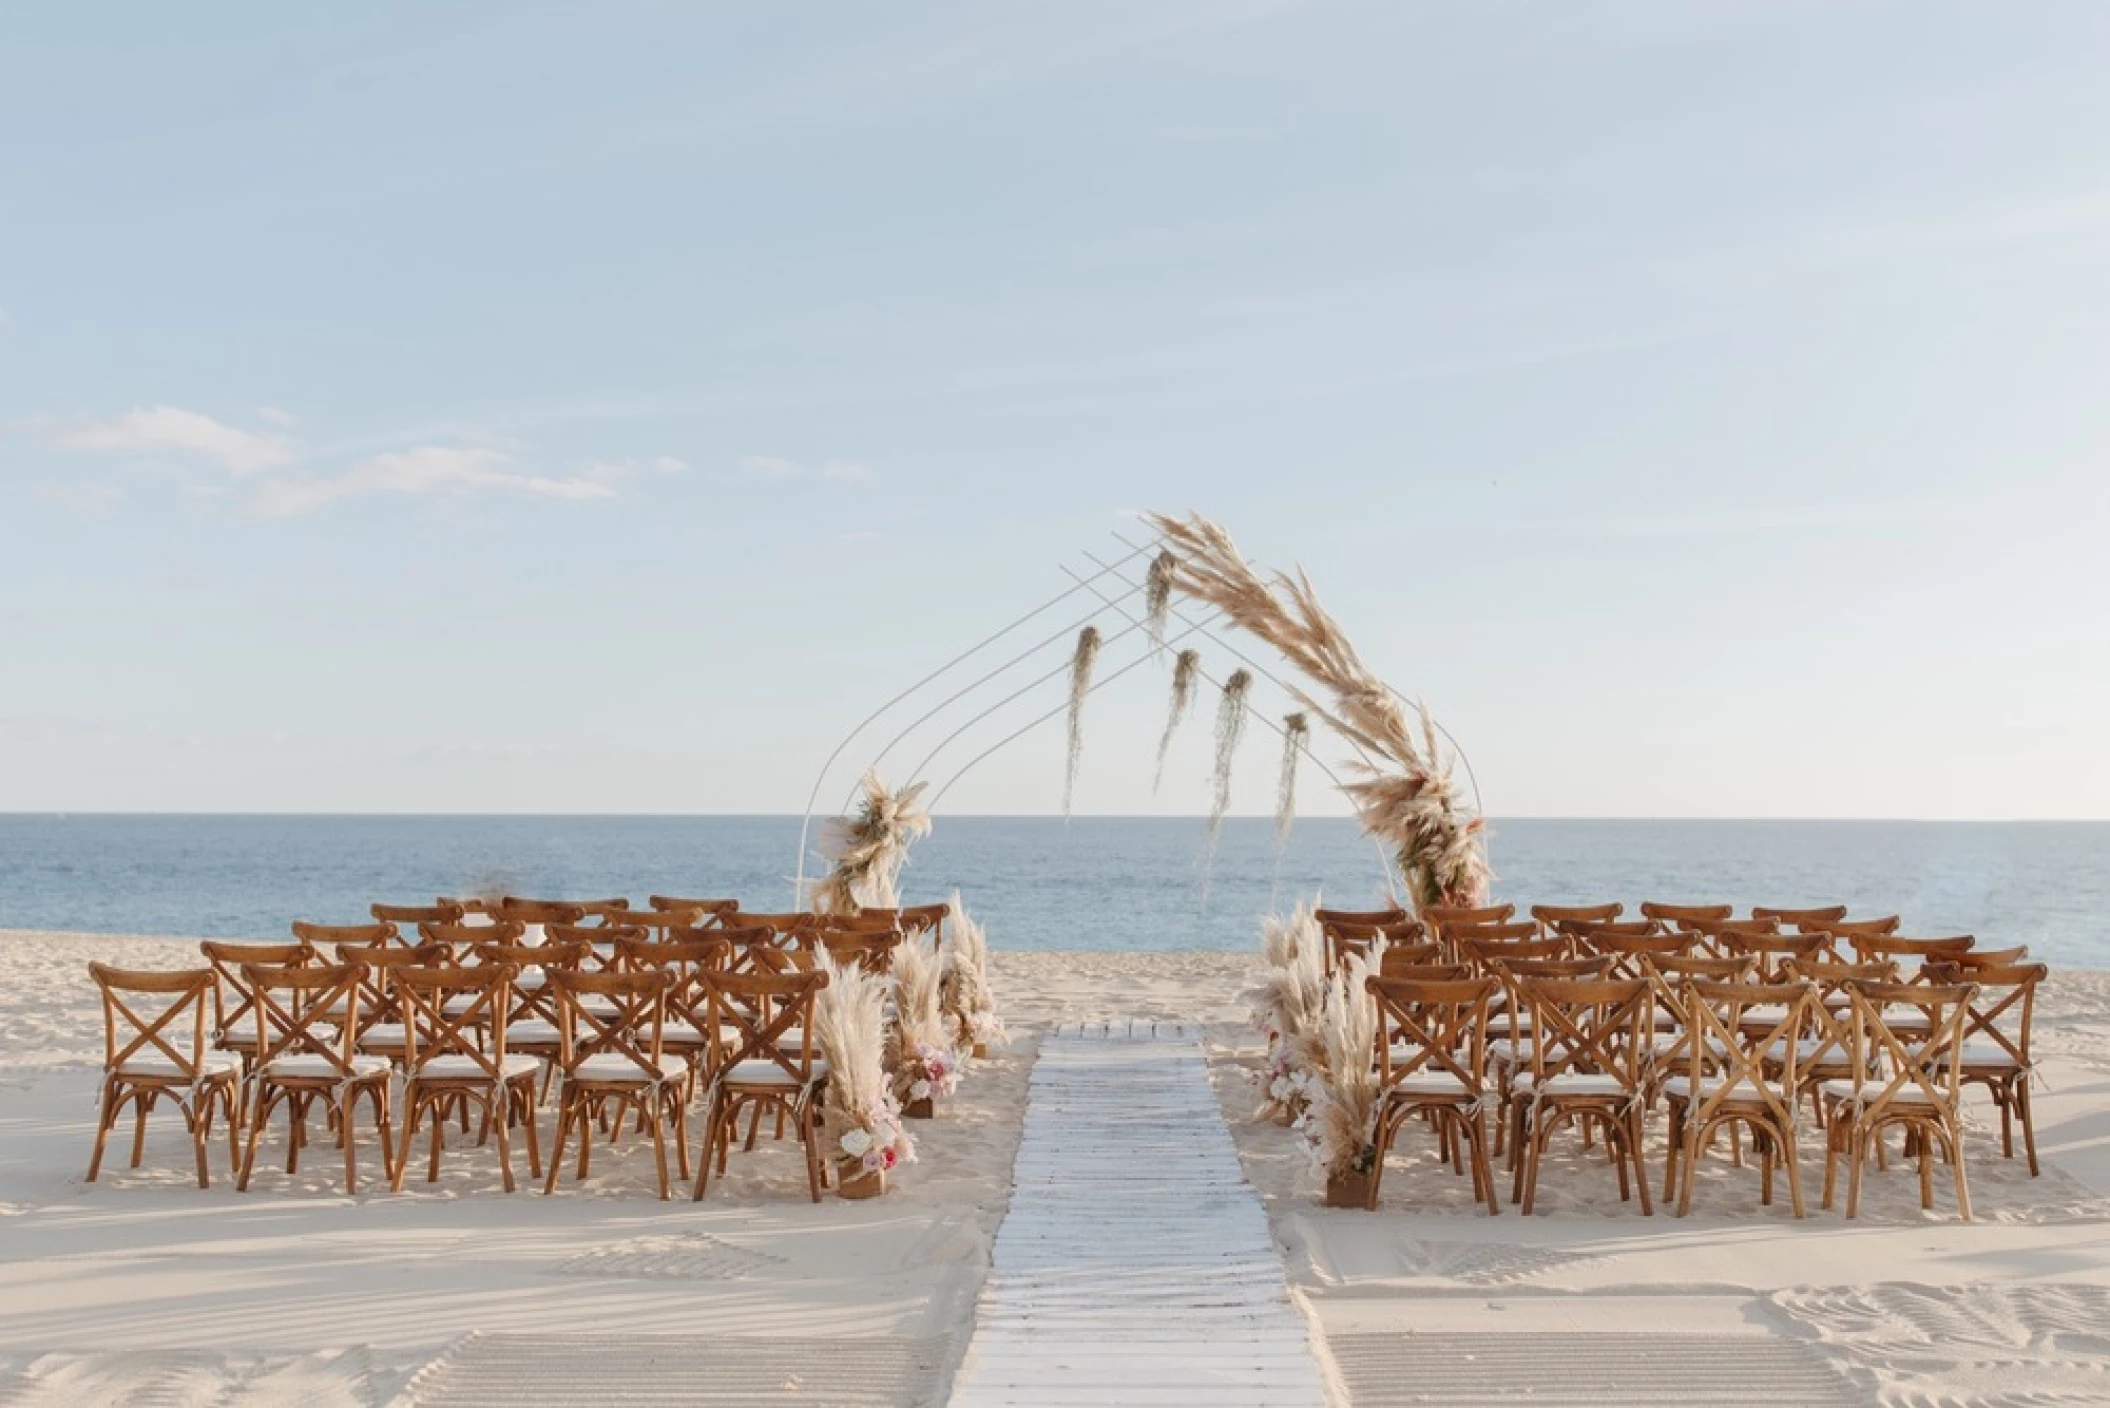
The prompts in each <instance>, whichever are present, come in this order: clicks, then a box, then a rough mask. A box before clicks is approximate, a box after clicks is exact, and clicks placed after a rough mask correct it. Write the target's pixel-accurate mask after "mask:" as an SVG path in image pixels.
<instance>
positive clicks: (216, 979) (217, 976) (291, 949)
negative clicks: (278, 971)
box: [198, 939, 316, 1043]
mask: <svg viewBox="0 0 2110 1408" xmlns="http://www.w3.org/2000/svg"><path fill="white" fill-rule="evenodd" d="M198 952H200V953H202V954H204V955H205V961H206V963H208V964H209V965H211V968H212V975H213V989H212V1039H213V1041H214V1042H215V1043H224V1042H226V1041H227V1040H229V1039H230V1038H235V1039H243V1038H246V1037H247V1036H248V1033H247V1032H245V1031H243V1030H242V1029H243V1028H244V1027H247V1026H250V1025H251V1017H252V1015H253V1013H254V1010H255V1006H256V995H255V994H254V993H252V992H251V991H250V990H249V979H248V978H247V977H245V976H243V973H242V969H243V967H244V966H245V965H247V964H251V963H274V964H291V965H294V966H299V965H301V964H306V963H313V962H314V961H315V959H316V953H315V949H314V948H313V946H312V945H309V944H242V943H231V942H228V941H225V940H221V939H205V940H202V941H200V943H199V944H198Z"/></svg>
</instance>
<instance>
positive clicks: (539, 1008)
mask: <svg viewBox="0 0 2110 1408" xmlns="http://www.w3.org/2000/svg"><path fill="white" fill-rule="evenodd" d="M586 948H587V945H585V944H561V943H546V944H532V945H530V944H497V943H492V944H477V945H476V946H475V947H474V948H472V949H470V950H469V952H468V955H467V957H468V959H469V961H470V962H471V963H475V964H477V965H479V966H495V967H510V968H511V969H512V970H513V981H512V984H511V985H510V986H509V987H508V988H507V989H506V1002H507V1007H506V1013H505V1020H506V1023H507V1024H508V1025H511V1024H513V1023H516V1022H547V1023H549V1024H550V1025H551V1026H552V1027H554V1026H556V1025H557V995H556V993H555V992H553V991H552V990H551V989H550V986H549V973H550V971H551V970H552V969H556V968H567V969H573V970H576V969H577V968H578V967H579V965H580V964H581V963H582V962H583V961H584V958H585V950H586Z"/></svg>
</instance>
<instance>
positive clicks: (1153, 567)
mask: <svg viewBox="0 0 2110 1408" xmlns="http://www.w3.org/2000/svg"><path fill="white" fill-rule="evenodd" d="M1177 566H1179V559H1178V558H1177V557H1174V556H1173V555H1172V550H1171V549H1170V548H1167V549H1166V550H1165V551H1163V552H1161V553H1159V554H1158V555H1157V556H1156V557H1154V558H1152V559H1151V560H1150V575H1149V576H1147V577H1145V578H1144V579H1143V628H1144V630H1145V631H1147V632H1148V633H1149V635H1150V649H1151V652H1152V653H1153V654H1156V653H1158V652H1160V651H1162V650H1164V648H1165V627H1166V625H1167V624H1168V623H1169V622H1170V621H1171V620H1172V573H1173V569H1174V568H1176V567H1177Z"/></svg>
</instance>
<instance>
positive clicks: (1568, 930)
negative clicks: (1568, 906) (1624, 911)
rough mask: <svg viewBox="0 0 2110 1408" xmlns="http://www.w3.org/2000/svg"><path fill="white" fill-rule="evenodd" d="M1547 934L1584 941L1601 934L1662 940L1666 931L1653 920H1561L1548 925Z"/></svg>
mask: <svg viewBox="0 0 2110 1408" xmlns="http://www.w3.org/2000/svg"><path fill="white" fill-rule="evenodd" d="M1546 932H1547V933H1549V934H1559V935H1561V936H1562V937H1563V938H1566V939H1571V940H1575V941H1583V940H1587V939H1590V938H1593V937H1595V936H1597V935H1599V934H1612V935H1615V936H1617V937H1620V938H1627V939H1648V938H1660V937H1662V935H1663V932H1664V930H1663V926H1662V925H1661V924H1658V923H1657V922H1656V921H1655V920H1653V919H1559V920H1555V921H1554V922H1553V923H1552V924H1550V925H1548V926H1547V928H1546Z"/></svg>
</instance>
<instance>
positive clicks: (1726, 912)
mask: <svg viewBox="0 0 2110 1408" xmlns="http://www.w3.org/2000/svg"><path fill="white" fill-rule="evenodd" d="M1641 913H1642V915H1643V917H1645V918H1648V919H1657V920H1661V921H1662V922H1663V923H1665V924H1675V925H1677V926H1678V927H1679V928H1681V929H1682V928H1684V927H1685V926H1686V925H1688V924H1691V923H1693V922H1695V921H1696V920H1701V919H1709V920H1714V919H1727V918H1728V917H1729V916H1730V915H1732V914H1734V913H1736V907H1735V906H1734V905H1727V904H1665V903H1663V902H1662V901H1661V900H1643V901H1642V902H1641Z"/></svg>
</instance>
